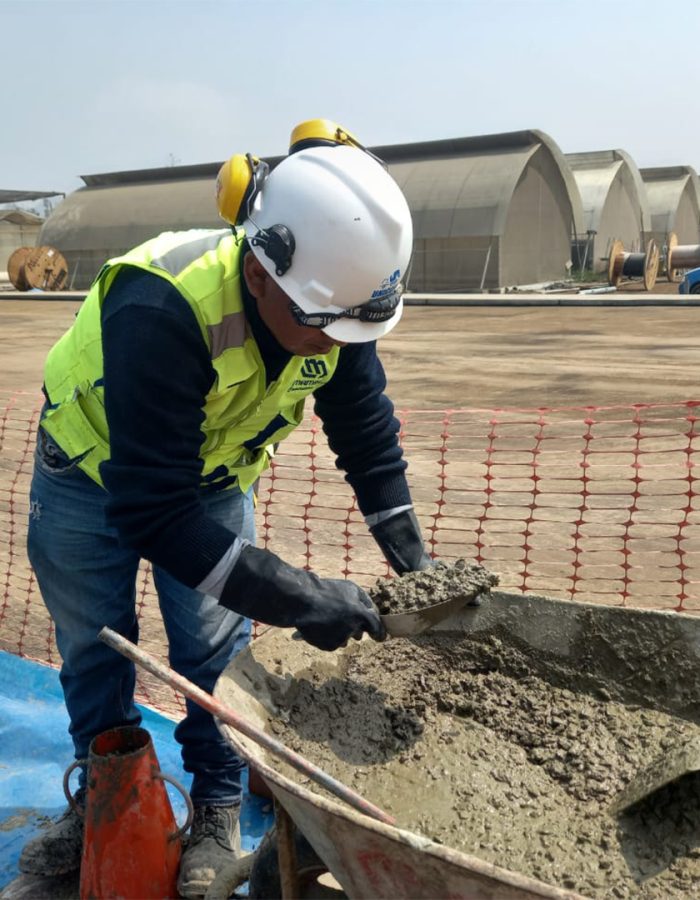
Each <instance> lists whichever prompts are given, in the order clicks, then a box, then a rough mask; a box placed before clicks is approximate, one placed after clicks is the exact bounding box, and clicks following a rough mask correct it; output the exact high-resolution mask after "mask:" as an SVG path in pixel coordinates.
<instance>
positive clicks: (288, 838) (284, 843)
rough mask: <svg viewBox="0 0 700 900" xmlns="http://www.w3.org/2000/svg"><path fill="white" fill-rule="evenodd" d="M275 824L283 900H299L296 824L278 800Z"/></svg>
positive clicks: (276, 802)
mask: <svg viewBox="0 0 700 900" xmlns="http://www.w3.org/2000/svg"><path fill="white" fill-rule="evenodd" d="M275 824H276V826H277V858H278V860H279V869H280V883H281V887H282V900H299V878H298V872H297V853H296V847H295V846H294V823H293V822H292V820H291V818H290V816H289V813H288V812H287V810H286V809H285V808H284V807H283V806H282V804H281V803H279V802H278V801H277V800H275Z"/></svg>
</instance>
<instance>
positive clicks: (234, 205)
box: [216, 153, 270, 225]
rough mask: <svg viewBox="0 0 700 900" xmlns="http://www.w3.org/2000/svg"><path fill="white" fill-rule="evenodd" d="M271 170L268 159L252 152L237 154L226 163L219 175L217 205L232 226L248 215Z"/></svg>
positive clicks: (217, 179) (240, 222)
mask: <svg viewBox="0 0 700 900" xmlns="http://www.w3.org/2000/svg"><path fill="white" fill-rule="evenodd" d="M269 171H270V167H269V166H268V164H267V163H266V162H264V161H263V160H261V159H258V157H257V156H252V155H251V154H250V153H245V154H243V153H237V154H236V155H235V156H232V157H231V159H229V160H228V161H227V162H225V163H224V164H223V166H222V167H221V169H220V170H219V174H218V175H217V178H216V205H217V207H218V209H219V215H220V216H221V218H222V219H224V220H225V221H226V222H228V223H229V225H241V224H242V223H243V222H244V221H245V220H246V219H247V218H248V216H249V215H250V209H251V207H252V205H253V200H254V199H255V196H256V194H257V193H258V192H259V191H260V189H261V187H262V185H263V182H264V181H265V179H266V178H267V175H268V173H269Z"/></svg>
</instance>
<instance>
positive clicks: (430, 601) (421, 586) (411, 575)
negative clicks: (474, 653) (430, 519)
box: [369, 559, 498, 616]
mask: <svg viewBox="0 0 700 900" xmlns="http://www.w3.org/2000/svg"><path fill="white" fill-rule="evenodd" d="M497 584H498V576H497V575H495V574H494V573H493V572H489V571H488V569H485V568H484V567H483V566H479V565H477V564H476V563H468V562H466V560H464V559H458V560H457V561H456V562H455V563H453V564H451V565H445V564H444V563H438V564H437V565H436V566H435V567H434V568H431V569H424V570H423V571H421V572H408V573H407V574H406V575H404V576H403V577H402V578H380V579H379V580H378V581H377V583H376V584H375V585H374V586H373V587H371V588H370V589H369V595H370V597H371V598H372V600H374V602H375V604H376V606H377V608H378V610H379V612H380V613H381V615H383V616H385V615H397V614H399V613H410V612H414V611H415V610H419V609H425V608H426V607H428V606H434V605H435V604H436V603H448V602H451V601H453V600H457V601H460V600H463V601H464V603H469V602H471V601H473V600H474V599H475V598H476V597H477V596H478V595H479V594H481V593H483V592H484V591H489V590H490V589H491V588H492V587H495V586H496V585H497Z"/></svg>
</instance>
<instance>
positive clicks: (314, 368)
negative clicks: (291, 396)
mask: <svg viewBox="0 0 700 900" xmlns="http://www.w3.org/2000/svg"><path fill="white" fill-rule="evenodd" d="M299 375H301V378H297V379H296V380H295V381H294V382H293V383H292V386H291V387H290V388H289V390H290V391H306V390H308V389H309V388H313V387H315V386H316V384H317V383H318V382H319V381H320V380H321V379H323V378H325V377H326V376H327V375H328V367H327V366H326V364H325V362H324V361H323V360H322V359H312V358H309V359H305V360H304V365H303V366H302V367H301V369H300V370H299Z"/></svg>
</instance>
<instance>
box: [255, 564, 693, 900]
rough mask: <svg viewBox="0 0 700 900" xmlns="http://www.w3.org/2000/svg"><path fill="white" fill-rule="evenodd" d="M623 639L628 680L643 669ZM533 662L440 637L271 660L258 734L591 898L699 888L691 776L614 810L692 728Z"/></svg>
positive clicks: (493, 638) (466, 637)
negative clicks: (265, 711) (290, 666)
mask: <svg viewBox="0 0 700 900" xmlns="http://www.w3.org/2000/svg"><path fill="white" fill-rule="evenodd" d="M441 577H443V578H444V573H443V575H442V576H438V578H441ZM402 580H403V579H402ZM396 581H397V582H398V580H396ZM405 587H406V585H405V584H404V585H403V586H402V588H401V590H404V589H405ZM424 587H425V586H424V585H422V587H421V590H423V589H424ZM477 614H478V613H477ZM624 643H625V641H621V644H624ZM635 645H636V638H635V637H634V636H633V637H632V638H631V640H630V641H629V642H628V644H627V649H626V650H625V651H624V652H625V654H626V655H625V660H626V662H627V663H629V666H630V670H629V673H628V674H629V677H630V678H632V679H634V677H635V674H636V673H639V672H640V670H642V669H643V668H644V666H645V662H646V661H645V658H644V657H643V656H642V657H639V658H637V660H636V665H635V664H634V661H633V660H632V656H631V652H630V647H634V646H635ZM647 650H648V651H651V643H649V644H648V646H647ZM546 655H547V654H546V651H543V652H535V653H533V652H532V648H526V647H523V646H518V645H517V644H514V643H513V642H511V641H508V640H506V639H504V636H503V635H501V636H499V635H498V634H496V633H494V632H488V631H487V632H478V633H474V634H470V633H462V632H460V631H449V630H448V631H445V632H434V633H432V634H425V635H421V636H419V637H415V638H411V639H391V640H389V641H388V642H387V643H385V644H383V645H377V644H375V643H373V642H371V641H369V640H367V641H363V642H362V643H361V644H359V645H355V646H354V647H353V648H349V649H348V651H345V653H344V656H343V657H342V659H339V660H336V664H335V666H334V667H333V666H330V665H329V666H328V668H325V667H324V665H323V663H321V664H320V665H313V666H311V667H307V668H306V669H304V670H303V671H301V672H300V673H299V675H298V677H297V678H294V679H292V678H289V676H286V677H284V678H280V677H279V676H280V675H282V673H283V671H284V669H285V668H286V664H287V662H288V660H285V661H284V663H285V665H283V660H282V659H278V660H277V661H276V662H277V667H276V674H275V669H274V667H273V669H272V671H271V672H269V675H268V678H267V681H268V687H269V688H270V690H271V693H272V695H273V696H274V697H275V698H276V704H277V715H276V716H275V717H274V718H273V719H272V720H271V727H272V730H273V732H274V733H275V734H276V735H277V736H278V737H280V738H281V739H282V740H283V741H284V742H285V743H287V744H288V745H290V746H291V747H292V748H293V749H295V750H297V751H299V752H301V753H303V754H304V755H305V756H307V757H308V758H309V759H311V760H312V761H313V762H315V763H317V764H318V765H320V766H321V767H323V768H324V769H325V770H326V771H329V772H330V773H331V774H333V775H335V776H336V777H337V778H339V779H341V780H342V781H344V782H345V783H347V784H348V785H350V786H351V787H353V788H355V789H356V790H358V791H359V792H360V793H362V794H364V795H365V796H366V797H367V798H368V799H370V800H372V802H374V803H376V804H377V805H379V806H380V807H383V808H384V809H386V810H387V811H388V812H390V813H392V814H393V815H395V816H396V818H397V820H398V825H399V827H403V828H408V829H410V830H413V831H416V832H418V833H421V834H424V835H426V836H428V837H430V838H432V839H433V840H435V841H438V842H440V843H444V844H446V845H448V846H450V847H453V848H457V849H460V850H463V851H465V852H467V853H470V854H473V855H475V856H478V857H480V858H482V859H485V860H487V861H490V862H493V863H495V864H497V865H499V866H502V867H505V868H508V869H512V870H514V871H518V872H522V873H524V874H527V875H530V876H533V877H535V878H538V879H540V880H542V881H544V882H547V883H549V884H553V885H557V886H559V887H561V888H566V889H570V890H574V891H577V892H579V893H581V894H583V895H585V896H589V897H593V898H599V897H600V898H602V897H606V898H607V897H619V898H627V897H634V898H637V897H639V898H649V900H651V898H653V900H662V898H675V897H684V898H685V897H690V896H698V895H699V894H700V776H699V775H697V774H694V775H689V776H686V777H685V778H683V779H681V780H679V781H677V782H675V783H673V784H671V785H669V786H667V787H666V788H663V789H662V790H660V791H657V792H656V793H655V794H654V795H653V796H652V797H650V798H647V799H646V800H644V801H642V802H641V803H638V804H637V805H636V806H634V807H632V808H630V809H629V810H628V811H627V812H626V813H624V814H623V815H614V814H613V813H612V812H611V807H612V805H613V803H614V801H615V799H616V797H617V795H618V794H619V792H620V791H621V790H622V788H624V787H625V786H626V785H627V784H628V783H629V782H630V780H631V779H632V777H633V776H634V775H635V774H636V773H637V772H638V771H639V770H641V769H642V768H644V767H645V766H646V765H648V764H649V763H650V762H651V761H652V760H654V759H656V758H658V757H659V756H662V755H663V754H664V753H669V752H670V751H671V750H672V749H673V748H674V747H675V746H676V745H677V743H678V742H679V741H683V740H690V739H692V738H697V737H698V736H700V727H699V726H698V724H697V722H696V721H693V720H692V719H688V718H681V717H680V716H676V715H674V714H673V713H672V712H669V711H662V710H659V709H652V708H649V707H647V706H645V705H643V704H637V703H629V702H628V703H623V702H620V700H618V699H615V698H614V696H613V694H614V693H615V691H614V690H613V689H612V685H611V690H610V691H609V690H607V689H606V688H604V687H602V686H601V685H600V683H599V682H598V681H593V682H589V680H588V679H587V678H586V677H584V678H583V679H579V677H578V673H576V672H575V671H571V672H569V673H567V671H566V670H565V668H564V667H561V666H560V667H559V668H558V669H555V670H554V674H555V677H554V679H553V680H550V679H549V678H548V677H547V673H548V667H547V665H546V661H545V662H543V660H545V658H546ZM625 677H626V676H625ZM668 677H669V678H672V677H673V673H672V672H670V673H669V675H668ZM641 681H642V682H643V681H644V679H643V678H642V679H641ZM275 765H279V764H278V763H275ZM292 777H293V778H295V780H299V776H298V774H294V775H293V776H292Z"/></svg>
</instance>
